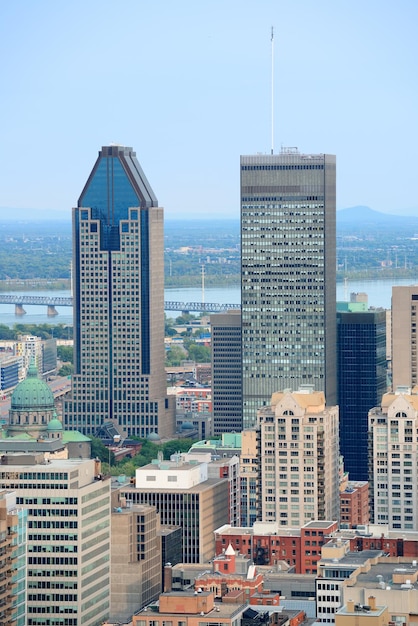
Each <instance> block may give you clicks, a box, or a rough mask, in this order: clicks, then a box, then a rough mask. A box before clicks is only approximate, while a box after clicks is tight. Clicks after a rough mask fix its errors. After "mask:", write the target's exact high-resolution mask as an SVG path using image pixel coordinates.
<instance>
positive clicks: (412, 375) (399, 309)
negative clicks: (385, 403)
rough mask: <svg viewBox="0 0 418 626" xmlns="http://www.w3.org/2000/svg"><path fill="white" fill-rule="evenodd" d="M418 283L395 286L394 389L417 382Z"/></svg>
mask: <svg viewBox="0 0 418 626" xmlns="http://www.w3.org/2000/svg"><path fill="white" fill-rule="evenodd" d="M417 314H418V285H402V286H395V287H392V324H391V329H392V350H391V356H392V391H396V389H397V387H405V386H406V387H414V385H416V384H417V383H418V367H417V365H418V362H417V361H418V358H417V357H418V352H417Z"/></svg>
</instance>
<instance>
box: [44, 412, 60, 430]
mask: <svg viewBox="0 0 418 626" xmlns="http://www.w3.org/2000/svg"><path fill="white" fill-rule="evenodd" d="M46 429H47V431H48V432H49V431H51V430H53V431H57V430H62V423H61V421H60V420H59V419H58V417H57V416H56V415H55V416H54V417H53V418H52V420H51V421H50V422H48V426H47V427H46Z"/></svg>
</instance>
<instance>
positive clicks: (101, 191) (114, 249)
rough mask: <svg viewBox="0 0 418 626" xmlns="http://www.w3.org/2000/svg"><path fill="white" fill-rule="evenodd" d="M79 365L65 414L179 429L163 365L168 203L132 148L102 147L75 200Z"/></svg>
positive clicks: (127, 430) (92, 428) (147, 428)
mask: <svg viewBox="0 0 418 626" xmlns="http://www.w3.org/2000/svg"><path fill="white" fill-rule="evenodd" d="M73 283H74V356H75V359H74V375H73V387H72V398H71V399H70V400H69V401H68V402H66V403H65V405H64V423H65V426H66V428H68V429H78V430H80V431H81V432H83V433H84V434H85V435H92V434H93V435H94V433H95V432H96V431H97V429H98V428H99V427H100V425H101V424H103V423H104V422H108V421H112V422H113V423H114V424H115V426H117V427H118V428H119V430H120V431H121V433H123V434H124V435H126V436H128V437H129V436H131V435H138V436H140V437H146V436H148V435H149V434H151V433H157V434H159V435H160V436H169V435H171V434H172V433H173V432H174V431H175V418H174V406H173V404H172V402H169V399H168V398H167V394H166V381H165V371H164V358H165V356H164V267H163V209H162V208H159V207H158V202H157V199H156V197H155V195H154V192H153V191H152V189H151V187H150V185H149V183H148V181H147V179H146V177H145V175H144V173H143V171H142V169H141V166H140V164H139V163H138V161H137V159H136V155H135V152H133V150H132V148H126V147H122V146H107V147H103V148H102V150H101V151H100V152H99V156H98V159H97V161H96V163H95V165H94V167H93V170H92V172H91V174H90V176H89V178H88V180H87V183H86V185H85V187H84V189H83V191H82V193H81V196H80V198H79V201H78V206H77V208H75V209H73Z"/></svg>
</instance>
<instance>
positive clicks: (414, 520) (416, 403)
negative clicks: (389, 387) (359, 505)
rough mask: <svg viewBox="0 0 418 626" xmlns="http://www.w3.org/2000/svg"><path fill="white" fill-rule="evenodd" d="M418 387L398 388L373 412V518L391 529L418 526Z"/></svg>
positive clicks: (386, 395) (371, 424)
mask: <svg viewBox="0 0 418 626" xmlns="http://www.w3.org/2000/svg"><path fill="white" fill-rule="evenodd" d="M417 429H418V389H417V388H415V389H413V390H411V389H409V388H398V390H397V391H396V392H395V393H387V394H384V395H383V397H382V402H381V405H380V406H378V407H375V408H373V409H371V411H370V412H369V431H370V449H369V466H370V470H371V472H370V497H371V507H370V510H371V515H372V521H374V522H375V523H377V524H387V525H388V527H389V530H414V529H416V528H417V525H418V496H417V489H416V485H417V481H418V467H417V462H418V457H417V440H418V431H417Z"/></svg>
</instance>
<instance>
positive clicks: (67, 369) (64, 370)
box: [58, 363, 74, 376]
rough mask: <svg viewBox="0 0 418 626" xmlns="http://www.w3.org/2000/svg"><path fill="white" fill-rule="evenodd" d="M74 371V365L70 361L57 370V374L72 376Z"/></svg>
mask: <svg viewBox="0 0 418 626" xmlns="http://www.w3.org/2000/svg"><path fill="white" fill-rule="evenodd" d="M73 372H74V365H73V364H72V363H66V364H65V365H63V366H62V367H61V368H60V369H59V370H58V375H59V376H72V374H73Z"/></svg>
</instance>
